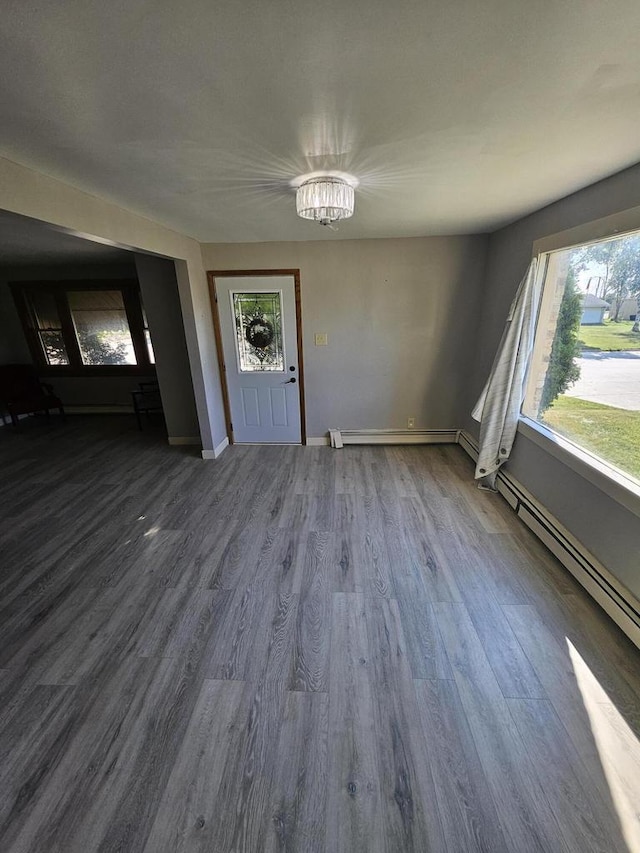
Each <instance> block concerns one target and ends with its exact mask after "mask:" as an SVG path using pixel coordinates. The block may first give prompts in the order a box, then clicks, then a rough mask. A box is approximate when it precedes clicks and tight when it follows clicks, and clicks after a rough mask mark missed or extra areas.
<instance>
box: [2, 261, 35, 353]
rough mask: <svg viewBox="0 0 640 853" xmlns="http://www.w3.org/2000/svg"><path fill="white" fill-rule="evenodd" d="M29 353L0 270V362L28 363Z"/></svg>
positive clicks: (6, 284) (13, 303) (9, 292)
mask: <svg viewBox="0 0 640 853" xmlns="http://www.w3.org/2000/svg"><path fill="white" fill-rule="evenodd" d="M30 362H31V353H30V352H29V347H28V346H27V341H26V338H25V336H24V332H23V331H22V324H21V322H20V318H19V316H18V311H17V309H16V304H15V302H14V300H13V294H12V293H11V290H10V288H9V285H8V282H7V281H6V280H5V275H4V273H3V272H0V364H28V363H30Z"/></svg>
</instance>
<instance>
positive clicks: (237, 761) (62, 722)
mask: <svg viewBox="0 0 640 853" xmlns="http://www.w3.org/2000/svg"><path fill="white" fill-rule="evenodd" d="M0 461H1V470H2V481H1V486H0V493H1V498H2V510H3V520H2V521H3V523H2V531H1V532H2V537H1V539H0V545H1V548H2V562H1V566H0V568H1V575H0V579H1V581H0V594H1V599H0V602H1V611H2V613H1V628H0V641H1V642H0V690H1V693H2V696H1V702H2V708H1V710H2V716H1V723H0V850H2V851H3V853H17V851H21V853H26V851H42V853H55V852H56V851H60V853H90V851H145V853H162V851H167V853H176V851H194V853H195V851H213V853H226V851H247V853H254V851H255V853H258V851H259V852H260V853H262V851H297V853H314V851H327V853H337V851H345V853H360V851H361V852H362V853H365V852H366V853H373V851H387V853H400V851H420V853H424V851H431V850H433V851H452V853H467V851H477V850H482V851H487V853H498V851H517V853H526V851H551V852H552V853H555V851H580V853H587V851H603V853H612V851H630V850H640V824H639V818H638V812H639V811H640V808H639V806H640V749H639V746H638V732H639V731H640V667H639V654H638V652H637V650H635V649H634V647H632V645H631V644H630V643H629V642H628V641H627V640H626V638H625V637H624V636H623V635H622V634H621V633H620V631H619V630H618V629H617V628H616V626H615V625H613V623H611V622H610V621H609V620H608V618H607V617H606V616H604V615H603V614H602V613H601V611H600V610H599V609H598V607H597V606H595V605H594V604H593V603H592V602H591V600H590V599H589V598H588V596H587V595H586V594H585V593H584V592H583V591H582V589H581V587H579V586H578V585H577V584H576V583H575V582H574V581H573V580H572V578H571V577H570V576H568V575H567V573H566V572H565V571H564V569H563V568H562V567H561V566H560V565H559V564H558V563H556V562H555V560H554V559H553V558H552V557H551V556H550V555H549V554H548V553H547V552H546V551H545V550H544V548H543V547H542V546H541V545H540V544H539V543H538V542H537V540H535V539H534V538H533V537H532V535H531V534H530V533H529V532H528V531H527V529H526V528H524V527H523V526H522V525H521V524H520V523H519V522H518V521H517V520H516V518H515V517H514V515H513V514H512V513H511V510H510V509H509V508H508V507H507V505H506V504H505V503H504V502H503V501H502V500H501V499H500V498H498V497H496V496H493V495H490V494H487V493H483V492H478V491H477V490H476V489H475V488H474V486H473V484H472V481H471V478H472V466H471V463H470V461H469V460H468V458H467V457H466V456H465V455H464V453H463V452H462V451H461V450H460V449H459V448H457V447H454V446H448V447H444V446H443V447H424V448H423V447H405V448H396V447H386V448H385V447H347V448H345V449H344V450H341V451H334V450H331V449H329V448H324V447H323V448H295V447H270V448H269V447H263V448H259V447H245V448H242V447H233V448H230V449H229V450H228V451H226V452H225V453H224V454H223V456H222V457H221V458H220V459H219V460H217V461H215V462H202V461H201V460H200V459H199V458H197V456H196V454H195V452H194V451H190V450H182V449H176V448H169V447H167V446H165V445H164V444H163V443H162V441H161V439H160V438H159V437H158V436H156V435H155V434H154V432H153V431H147V432H143V433H138V432H137V431H136V430H135V429H134V428H132V424H131V423H130V420H129V419H128V418H119V417H115V416H114V417H112V418H106V417H105V418H94V419H91V418H69V419H68V422H67V425H56V424H55V423H53V424H52V425H50V426H47V425H46V424H45V423H43V422H40V421H32V420H30V421H29V422H26V423H25V426H24V429H23V432H22V434H21V435H16V434H15V433H14V432H13V431H12V430H11V429H10V428H5V429H1V430H0ZM594 522H595V523H597V520H594ZM603 535H606V531H603Z"/></svg>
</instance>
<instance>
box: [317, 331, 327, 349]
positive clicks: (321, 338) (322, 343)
mask: <svg viewBox="0 0 640 853" xmlns="http://www.w3.org/2000/svg"><path fill="white" fill-rule="evenodd" d="M315 344H316V346H317V347H326V346H327V344H328V340H327V333H326V332H316V333H315Z"/></svg>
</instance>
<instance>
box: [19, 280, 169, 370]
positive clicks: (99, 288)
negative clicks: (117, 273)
mask: <svg viewBox="0 0 640 853" xmlns="http://www.w3.org/2000/svg"><path fill="white" fill-rule="evenodd" d="M12 290H13V293H14V297H15V300H16V304H17V306H18V309H19V312H20V316H21V319H22V323H23V326H24V330H25V334H26V335H27V339H28V341H29V345H30V347H31V351H32V354H33V358H34V361H35V362H36V363H37V364H39V365H40V366H41V367H42V368H43V369H45V370H48V372H52V373H69V374H74V373H76V374H77V373H96V372H100V373H106V372H114V373H120V372H147V373H148V372H149V366H150V365H152V364H153V363H154V358H153V349H152V347H151V336H150V334H149V329H148V327H147V323H146V319H145V315H144V309H143V306H142V302H141V300H140V293H139V290H138V286H137V282H133V281H131V282H128V281H124V282H123V281H97V282H82V281H71V282H19V283H14V284H12Z"/></svg>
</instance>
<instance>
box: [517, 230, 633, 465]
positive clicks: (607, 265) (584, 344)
mask: <svg viewBox="0 0 640 853" xmlns="http://www.w3.org/2000/svg"><path fill="white" fill-rule="evenodd" d="M564 260H565V263H566V264H567V270H568V271H567V274H566V280H565V281H564V289H563V290H562V297H561V298H560V293H558V297H557V300H558V301H557V304H556V308H555V309H554V315H553V317H552V320H551V322H552V323H553V324H554V325H553V326H551V332H548V331H547V330H546V329H545V330H540V329H539V332H538V334H548V335H550V336H552V337H551V339H550V342H549V344H547V346H548V347H549V349H548V350H547V353H548V355H547V357H546V359H545V360H544V361H545V365H544V381H543V382H542V378H541V377H532V381H537V382H538V388H540V387H541V391H538V395H537V403H536V410H537V411H536V412H535V413H534V414H535V416H536V419H537V420H540V421H541V423H543V424H545V425H546V426H548V427H550V428H551V429H553V430H554V431H555V432H558V433H560V434H561V435H564V436H565V437H566V438H568V439H570V440H572V441H574V442H575V443H576V444H578V445H579V446H581V447H583V448H584V449H585V450H588V451H589V452H591V453H593V454H594V455H596V456H599V457H600V458H601V459H603V460H604V461H606V462H609V463H610V464H612V465H614V466H615V467H617V468H619V469H621V470H622V471H624V472H625V473H626V474H628V475H630V476H632V477H633V478H635V479H636V480H638V481H639V482H640V234H630V235H628V236H625V237H619V238H616V239H614V240H608V241H605V242H601V243H594V244H591V245H585V246H580V247H577V248H576V249H572V250H570V251H567V252H565V253H564ZM558 286H559V287H561V286H562V282H561V281H559V282H558ZM589 294H590V296H591V297H596V298H595V299H593V298H591V299H589V298H587V296H588V295H589ZM529 414H531V413H529Z"/></svg>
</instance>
